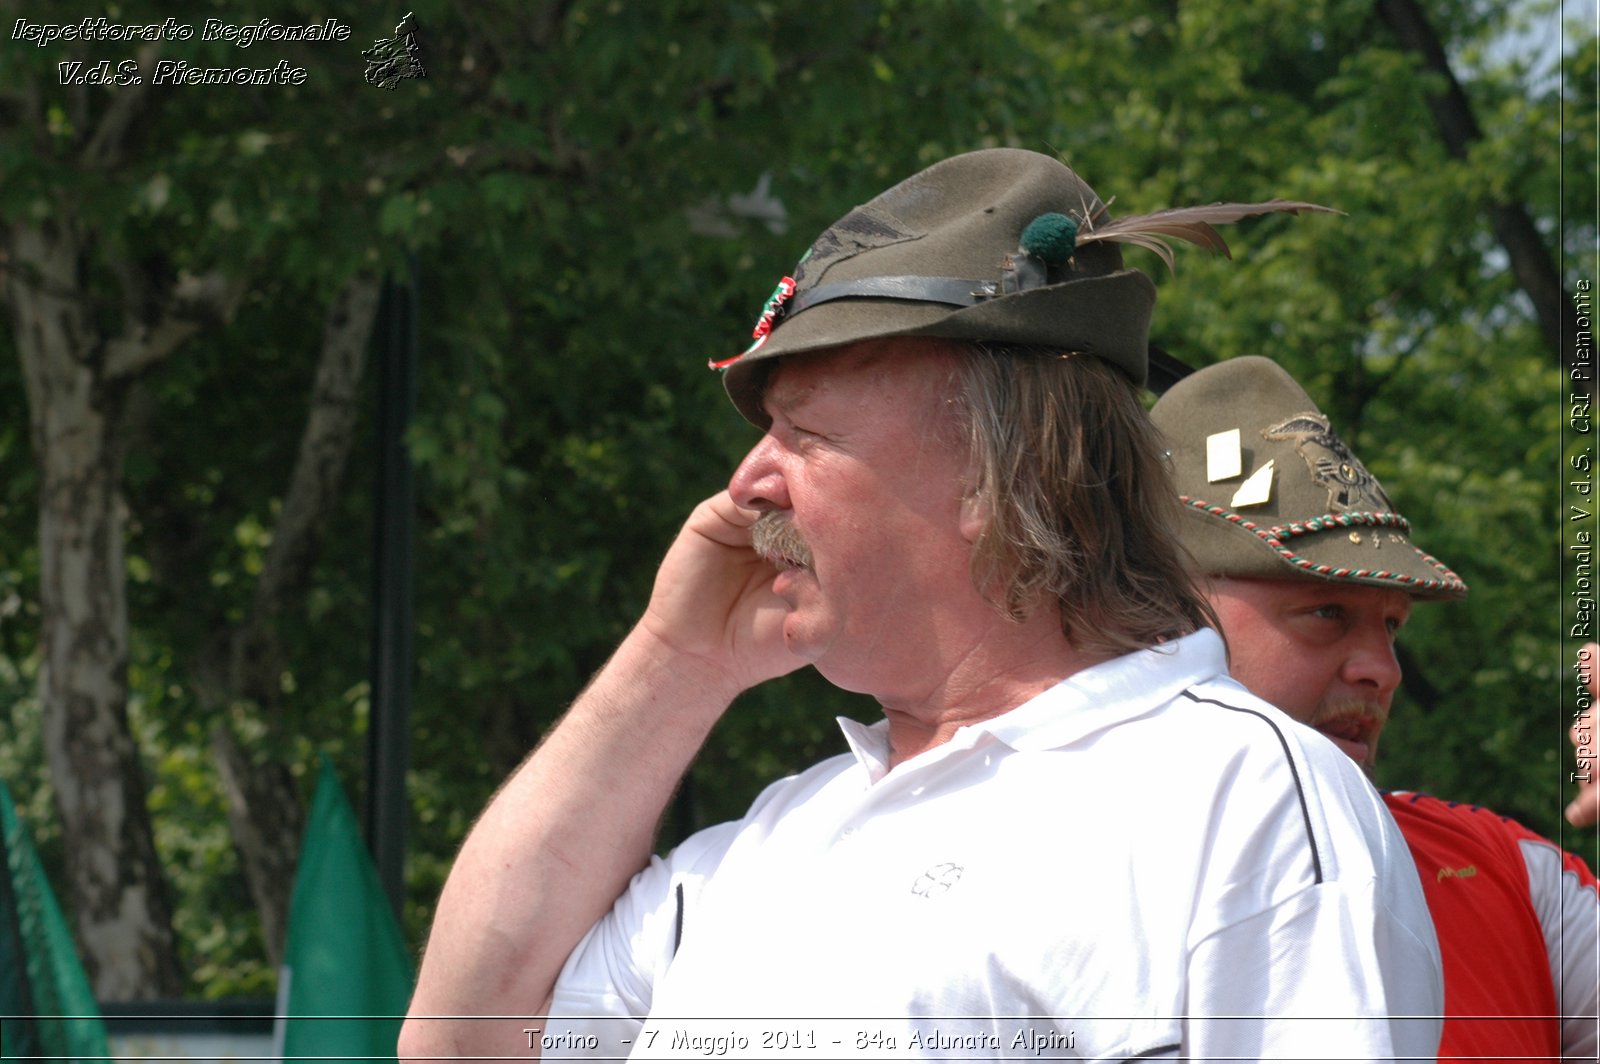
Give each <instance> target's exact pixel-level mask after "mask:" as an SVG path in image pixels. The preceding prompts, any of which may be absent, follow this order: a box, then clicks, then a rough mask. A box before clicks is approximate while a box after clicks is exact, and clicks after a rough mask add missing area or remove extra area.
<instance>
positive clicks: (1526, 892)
mask: <svg viewBox="0 0 1600 1064" xmlns="http://www.w3.org/2000/svg"><path fill="white" fill-rule="evenodd" d="M1152 416H1153V417H1154V419H1155V421H1156V423H1157V425H1158V426H1159V427H1160V428H1161V429H1162V431H1163V432H1164V433H1165V434H1166V435H1167V438H1168V441H1169V445H1170V446H1171V448H1172V451H1173V467H1174V471H1175V480H1176V485H1177V489H1178V491H1179V493H1180V496H1181V501H1182V503H1183V505H1184V508H1185V518H1184V523H1183V525H1182V526H1181V527H1182V530H1183V531H1182V539H1183V542H1184V545H1185V546H1186V547H1187V548H1188V549H1189V551H1190V553H1191V554H1192V555H1193V556H1194V559H1195V561H1196V563H1197V564H1198V566H1199V568H1200V569H1201V571H1203V572H1204V573H1205V574H1207V576H1208V577H1209V580H1208V584H1207V589H1208V594H1209V597H1210V600H1211V604H1212V606H1213V607H1215V609H1216V612H1217V616H1218V617H1219V618H1220V620H1221V622H1222V630H1223V633H1224V635H1225V636H1226V637H1227V640H1228V647H1229V652H1230V661H1231V664H1232V672H1233V675H1234V676H1235V677H1236V678H1238V679H1239V680H1240V681H1241V682H1243V683H1244V684H1245V686H1247V687H1249V688H1250V690H1252V691H1254V692H1255V693H1256V694H1258V695H1260V696H1261V697H1262V698H1265V699H1268V700H1269V701H1271V702H1272V703H1273V704H1275V705H1277V706H1279V707H1281V708H1282V709H1283V710H1284V711H1285V712H1287V713H1288V714H1289V715H1290V716H1292V717H1294V718H1295V719H1296V720H1300V721H1303V722H1305V723H1307V724H1310V725H1311V726H1312V727H1314V728H1316V729H1317V730H1318V731H1320V732H1322V733H1323V734H1324V735H1325V736H1327V737H1328V738H1329V739H1331V740H1332V741H1333V742H1334V744H1335V745H1337V746H1338V747H1339V748H1340V749H1341V750H1343V751H1344V752H1345V753H1346V754H1348V755H1349V756H1350V758H1351V759H1353V760H1354V761H1356V762H1357V763H1359V764H1361V765H1362V766H1363V767H1365V768H1367V769H1368V770H1370V769H1371V767H1372V764H1373V760H1374V758H1375V757H1376V756H1377V750H1378V740H1379V738H1380V737H1381V735H1382V732H1383V727H1384V724H1385V722H1386V721H1387V720H1388V717H1389V704H1390V700H1391V698H1392V697H1393V695H1394V691H1395V687H1396V686H1397V685H1398V684H1399V682H1400V666H1399V664H1398V662H1397V661H1396V659H1395V653H1394V640H1395V633H1396V632H1398V631H1399V630H1400V628H1401V626H1403V625H1404V624H1405V623H1406V619H1407V617H1408V616H1409V615H1410V613H1411V606H1412V603H1413V601H1414V600H1417V599H1449V598H1461V597H1463V596H1465V595H1466V593H1467V588H1466V585H1465V584H1464V583H1462V581H1461V579H1460V578H1459V577H1457V576H1456V574H1455V573H1453V572H1451V571H1450V570H1449V569H1448V568H1446V567H1445V566H1444V565H1443V564H1442V563H1441V562H1439V561H1438V559H1436V558H1434V557H1432V556H1430V555H1428V554H1426V553H1424V552H1423V551H1421V550H1420V549H1419V548H1417V547H1416V546H1415V545H1414V544H1413V542H1412V540H1411V530H1410V526H1409V525H1408V523H1407V522H1406V520H1405V519H1404V518H1403V517H1401V516H1400V515H1399V514H1398V513H1396V512H1395V510H1394V507H1393V506H1392V505H1391V504H1390V502H1389V498H1388V496H1387V495H1386V494H1385V493H1384V490H1383V486H1382V485H1381V484H1379V483H1378V481H1377V478H1375V477H1373V476H1372V474H1371V473H1369V472H1367V470H1366V468H1365V467H1364V466H1362V464H1361V462H1360V461H1359V460H1358V459H1357V458H1356V456H1355V455H1354V454H1352V453H1351V452H1350V449H1349V448H1348V447H1346V446H1345V445H1344V443H1343V442H1342V441H1341V440H1340V439H1339V437H1338V434H1337V433H1335V432H1334V430H1333V428H1332V427H1331V426H1330V424H1329V422H1328V419H1327V418H1326V417H1325V416H1323V414H1322V413H1321V411H1319V410H1318V409H1317V407H1316V405H1315V404H1314V403H1312V402H1311V399H1310V398H1309V397H1308V396H1307V395H1306V393H1305V392H1304V391H1303V390H1302V389H1301V388H1300V386H1299V385H1298V384H1297V383H1296V382H1295V381H1294V379H1293V378H1292V377H1290V376H1289V374H1288V373H1286V372H1285V371H1284V370H1283V369H1282V368H1281V367H1279V366H1278V365H1277V364H1276V363H1275V362H1271V361H1269V360H1267V359H1264V358H1253V357H1252V358H1236V359H1231V360H1229V361H1227V362H1223V363H1219V364H1218V365H1215V366H1210V367H1208V368H1206V369H1203V370H1201V371H1200V372H1198V373H1195V374H1194V375H1192V376H1190V377H1187V378H1185V379H1184V380H1182V381H1180V382H1179V383H1178V384H1176V385H1174V386H1173V387H1172V388H1171V389H1170V390H1169V391H1168V392H1167V394H1166V395H1165V396H1163V397H1162V399H1161V401H1160V402H1159V403H1157V404H1156V406H1155V409H1154V411H1153V412H1152ZM1384 799H1385V801H1386V803H1387V804H1388V806H1389V810H1390V811H1391V812H1392V813H1393V814H1394V816H1395V819H1396V820H1397V821H1398V822H1399V825H1400V829H1401V831H1402V832H1403V833H1404V834H1405V837H1406V842H1407V844H1408V845H1409V846H1410V848H1411V852H1412V857H1413V859H1414V860H1415V862H1416V865H1417V871H1418V872H1419V873H1420V875H1421V877H1422V884H1423V890H1424V891H1425V893H1426V894H1427V897H1428V905H1429V908H1430V910H1431V911H1432V914H1433V922H1434V927H1435V928H1436V930H1437V932H1438V935H1439V945H1440V948H1441V949H1442V951H1443V954H1444V973H1445V1011H1446V1019H1445V1024H1444V1034H1443V1041H1442V1043H1441V1044H1440V1047H1439V1056H1440V1059H1441V1060H1444V1059H1449V1060H1456V1059H1468V1060H1478V1059H1495V1060H1501V1059H1519V1060H1557V1059H1559V1060H1590V1061H1592V1060H1594V1059H1595V1053H1596V1000H1597V996H1600V987H1597V982H1596V978H1595V966H1596V950H1597V946H1600V903H1597V901H1596V896H1595V878H1594V876H1593V874H1591V873H1590V871H1589V869H1588V867H1587V866H1586V865H1584V863H1583V861H1582V860H1580V859H1579V858H1577V857H1575V856H1573V855H1572V854H1569V853H1565V852H1563V851H1562V850H1560V849H1559V848H1558V847H1557V846H1555V844H1553V843H1551V842H1549V841H1548V840H1546V839H1543V838H1541V837H1539V836H1538V835H1535V834H1534V833H1532V832H1530V831H1528V830H1526V829H1525V828H1523V827H1521V826H1520V825H1518V824H1516V823H1515V822H1513V821H1510V820H1507V819H1506V818H1504V817H1501V816H1498V815H1496V814H1494V813H1492V812H1490V811H1489V810H1487V809H1483V808H1480V807H1478V806H1471V805H1462V804H1459V803H1455V802H1443V801H1439V800H1437V799H1434V798H1429V797H1426V796H1424V795H1420V794H1415V793H1411V792H1407V791H1395V792H1390V793H1387V794H1385V796H1384Z"/></svg>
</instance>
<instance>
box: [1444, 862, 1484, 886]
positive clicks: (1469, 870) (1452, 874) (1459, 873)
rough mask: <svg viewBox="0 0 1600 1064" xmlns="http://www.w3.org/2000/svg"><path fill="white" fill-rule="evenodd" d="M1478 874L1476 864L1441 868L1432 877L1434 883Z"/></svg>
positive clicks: (1469, 877)
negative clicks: (1436, 874)
mask: <svg viewBox="0 0 1600 1064" xmlns="http://www.w3.org/2000/svg"><path fill="white" fill-rule="evenodd" d="M1477 874H1478V866H1477V865H1467V867H1465V868H1441V869H1439V874H1438V876H1437V877H1435V878H1434V882H1435V883H1442V882H1444V881H1445V880H1447V879H1471V878H1472V877H1473V876H1475V875H1477Z"/></svg>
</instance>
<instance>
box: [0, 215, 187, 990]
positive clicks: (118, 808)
mask: <svg viewBox="0 0 1600 1064" xmlns="http://www.w3.org/2000/svg"><path fill="white" fill-rule="evenodd" d="M10 235H11V240H10V250H11V254H12V263H11V269H10V271H9V284H8V288H9V292H8V295H9V302H10V305H11V308H12V312H13V325H14V329H15V332H16V342H17V350H18V352H19V354H20V357H21V360H22V366H23V376H24V379H25V380H26V382H27V389H28V404H29V417H30V427H31V432H32V441H33V449H34V455H35V459H36V461H37V462H38V465H39V481H40V499H39V605H40V620H41V631H40V638H39V641H40V647H41V652H42V654H41V656H42V663H41V667H40V670H39V700H40V705H41V710H42V715H43V724H44V727H43V731H44V744H45V752H46V757H47V760H48V763H49V768H50V779H51V783H52V785H53V787H54V789H55V801H56V810H57V815H58V816H59V817H60V820H61V830H62V838H63V842H64V845H65V848H66V852H67V853H68V854H70V855H71V856H70V859H69V860H68V861H67V862H66V877H67V890H66V897H67V905H68V908H69V909H70V911H71V913H72V917H73V922H74V928H75V933H76V937H77V941H78V946H79V949H80V951H81V952H82V954H83V959H84V965H85V968H86V969H87V971H88V974H89V979H90V981H91V983H92V985H93V987H94V992H95V994H96V996H97V997H99V998H100V999H102V1000H133V999H140V998H155V997H166V996H171V995H174V994H177V993H178V992H179V991H180V990H181V988H182V985H183V979H182V976H181V974H180V971H179V967H178V962H177V953H176V948H175V945H174V941H173V933H172V911H171V907H170V903H169V900H168V898H167V894H166V888H165V883H164V881H163V879H162V875H161V866H160V862H159V861H158V859H157V856H156V849H155V839H154V835H153V833H152V831H151V826H150V818H149V813H148V811H147V809H146V806H145V786H144V770H143V766H142V765H141V764H140V761H139V754H138V749H137V746H136V744H135V743H134V740H133V736H132V734H131V732H130V730H129V727H128V719H127V668H128V606H127V600H126V597H125V589H124V573H123V536H124V524H125V514H124V508H123V503H122V499H121V497H120V485H121V473H122V470H121V455H120V453H119V449H118V446H117V440H116V433H115V429H116V426H117V424H118V422H119V421H120V414H121V407H122V400H123V394H124V390H125V384H124V382H123V381H121V380H118V379H115V378H113V377H112V376H110V375H109V374H108V373H107V372H106V358H107V345H106V344H105V343H104V341H103V340H102V339H101V338H100V337H99V336H98V334H97V333H96V331H95V328H94V323H93V321H92V320H91V315H90V313H89V309H88V308H89V302H88V297H87V293H86V291H85V286H84V284H83V279H82V277H81V276H80V273H79V262H80V260H81V256H82V254H83V251H84V248H83V242H82V241H81V240H80V239H79V237H78V235H77V233H76V232H74V231H73V229H72V227H71V226H70V225H66V224H51V225H40V226H32V225H25V224H18V225H15V226H14V227H13V228H12V230H11V234H10Z"/></svg>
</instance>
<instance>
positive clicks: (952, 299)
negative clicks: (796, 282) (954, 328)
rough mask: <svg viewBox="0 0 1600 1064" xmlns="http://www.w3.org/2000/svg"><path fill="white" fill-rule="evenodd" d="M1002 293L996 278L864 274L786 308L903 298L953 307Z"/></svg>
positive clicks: (792, 312)
mask: <svg viewBox="0 0 1600 1064" xmlns="http://www.w3.org/2000/svg"><path fill="white" fill-rule="evenodd" d="M999 294H1000V286H999V285H998V284H996V283H995V282H994V281H969V280H965V279H963V278H960V277H914V276H899V277H863V278H862V279H861V280H859V281H835V282H834V283H833V284H822V285H818V286H817V287H815V288H813V289H811V290H809V291H807V292H805V293H803V294H801V295H798V296H795V297H794V299H792V300H791V301H790V302H789V304H788V305H787V306H786V307H784V308H783V314H782V316H783V317H792V316H793V315H796V314H798V313H800V312H801V311H802V310H805V309H806V308H807V307H814V306H816V305H817V304H818V303H827V302H830V301H831V300H835V299H849V298H865V299H900V300H906V301H908V302H913V303H944V304H947V305H949V306H953V307H975V306H977V305H978V304H979V303H982V302H983V301H984V300H986V299H993V298H994V297H995V296H997V295H999Z"/></svg>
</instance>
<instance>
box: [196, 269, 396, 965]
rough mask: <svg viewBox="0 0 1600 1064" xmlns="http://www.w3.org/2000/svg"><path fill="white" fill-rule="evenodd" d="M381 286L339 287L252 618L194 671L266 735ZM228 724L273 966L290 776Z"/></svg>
mask: <svg viewBox="0 0 1600 1064" xmlns="http://www.w3.org/2000/svg"><path fill="white" fill-rule="evenodd" d="M381 287H382V286H381V283H380V282H379V281H378V280H377V278H375V277H371V276H368V275H365V274H360V275H357V276H355V277H352V278H351V279H350V280H349V281H347V282H345V284H344V285H343V286H342V287H341V288H340V289H339V291H338V292H337V293H335V295H334V297H333V299H332V300H331V302H330V303H329V306H328V310H327V313H326V314H325V316H324V319H323V331H322V347H321V354H320V356H319V358H318V360H317V373H316V379H315V381H314V382H313V384H312V387H311V402H310V413H309V415H308V416H307V418H306V427H305V430H304V431H303V432H302V433H301V437H300V450H299V454H298V456H297V458H296V460H295V466H294V470H293V472H292V473H291V474H290V477H289V484H288V487H287V489H286V490H285V492H284V499H283V508H282V510H281V512H280V516H279V518H278V522H277V524H276V525H275V526H274V527H273V530H272V545H271V547H270V548H268V551H267V557H266V559H265V562H264V563H263V565H262V570H261V575H260V577H259V578H258V579H257V580H256V586H255V591H254V597H253V600H252V603H251V607H250V613H249V614H248V616H246V618H245V619H244V621H242V622H241V623H240V625H239V626H238V627H237V628H235V629H233V630H232V631H230V632H227V633H225V634H224V637H223V638H221V639H219V640H218V641H217V643H216V644H214V645H213V647H212V649H211V653H210V655H209V659H208V660H207V661H205V662H203V663H202V665H201V668H200V670H199V672H200V674H201V675H202V676H204V677H206V682H205V683H204V684H203V685H202V697H203V698H205V699H206V701H207V702H208V703H209V704H210V705H212V706H213V708H219V709H221V708H226V707H231V706H234V705H238V704H241V703H242V704H245V705H249V706H252V707H253V709H254V711H255V713H256V714H257V715H258V718H259V721H260V723H261V724H263V725H264V726H265V727H266V728H267V730H268V732H269V733H275V732H277V731H279V730H280V729H281V722H280V717H279V702H280V698H281V696H280V692H279V677H280V676H281V675H282V673H283V670H284V669H285V668H286V667H287V664H288V662H287V656H286V654H285V652H284V649H283V646H282V644H281V643H280V642H279V641H278V639H277V637H276V634H275V631H274V624H275V622H276V621H277V619H278V616H279V615H280V614H281V613H282V611H283V610H284V609H285V607H286V606H287V605H288V604H289V603H290V602H293V601H297V600H299V598H300V597H301V596H302V594H303V592H304V590H305V587H306V585H307V584H308V583H309V581H310V577H311V570H312V566H313V564H314V562H315V561H316V557H317V554H318V552H319V550H320V548H321V543H322V537H323V532H324V530H325V528H326V525H327V518H328V514H329V513H330V512H331V511H332V509H333V507H334V505H335V504H336V503H337V501H338V495H339V488H340V482H341V481H342V479H343V475H344V467H345V460H346V459H347V458H348V456H349V454H350V447H351V445H352V443H353V442H354V439H355V427H356V420H357V413H358V411H359V409H360V400H361V395H360V393H361V382H362V380H363V375H364V372H365V367H366V356H367V347H368V344H369V342H370V340H371V337H372V327H373V322H374V320H375V319H376V317H377V311H378V297H379V293H380V291H381ZM227 716H228V715H227V714H226V713H225V714H223V720H224V723H219V724H218V725H217V726H216V727H215V728H214V729H213V730H212V733H211V746H212V752H213V754H214V755H215V757H216V760H217V768H218V771H219V772H220V773H221V776H222V781H223V787H224V789H225V790H226V792H227V795H228V822H229V825H230V826H231V828H232V833H233V842H234V846H235V848H236V849H237V851H238V853H239V858H240V861H241V863H242V865H243V867H244V872H245V878H246V880H247V882H248V883H249V884H250V893H251V897H252V898H253V899H254V900H255V903H256V910H257V912H258V913H259V914H260V917H261V928H262V933H263V936H264V937H265V939H266V943H267V952H268V953H269V954H270V956H271V958H272V961H273V963H274V964H278V963H280V962H281V961H282V955H283V943H284V935H285V932H286V931H287V925H288V917H289V893H290V888H291V885H292V884H293V881H294V871H295V862H296V859H297V856H298V854H299V851H300V828H301V824H302V821H303V810H302V808H301V805H300V800H299V797H298V793H297V791H296V789H295V785H294V779H293V777H292V776H291V775H290V773H289V771H288V767H287V766H285V765H284V764H283V763H282V762H280V761H277V760H275V759H272V758H268V757H261V756H259V755H255V754H253V753H252V752H251V751H249V750H247V749H245V747H244V745H243V744H242V743H241V742H240V740H239V738H238V736H237V735H236V733H235V732H234V731H233V729H232V728H231V727H229V726H228V724H227V723H226V720H227Z"/></svg>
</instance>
